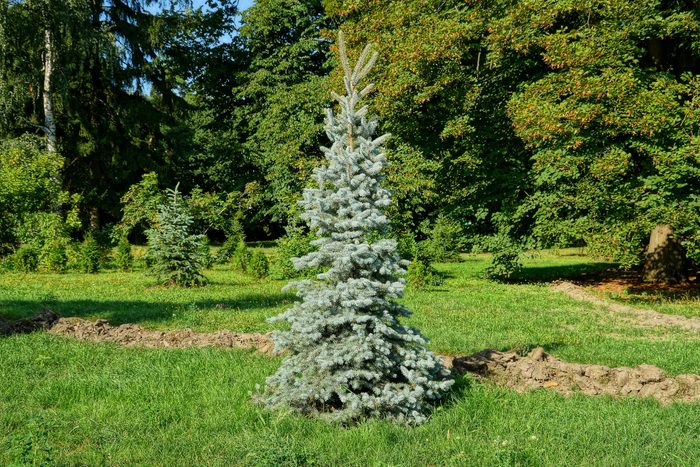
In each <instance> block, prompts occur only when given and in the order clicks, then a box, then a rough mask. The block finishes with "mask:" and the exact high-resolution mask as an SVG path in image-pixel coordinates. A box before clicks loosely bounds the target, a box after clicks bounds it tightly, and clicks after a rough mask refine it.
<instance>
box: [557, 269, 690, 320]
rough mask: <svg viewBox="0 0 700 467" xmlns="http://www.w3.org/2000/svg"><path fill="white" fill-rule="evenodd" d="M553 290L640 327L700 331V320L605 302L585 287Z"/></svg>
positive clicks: (559, 285) (563, 283) (564, 286)
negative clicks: (672, 327) (605, 310)
mask: <svg viewBox="0 0 700 467" xmlns="http://www.w3.org/2000/svg"><path fill="white" fill-rule="evenodd" d="M552 288H553V289H554V290H556V291H557V292H563V293H565V294H566V295H568V296H569V297H571V298H573V299H575V300H579V301H583V302H588V303H592V304H594V305H596V306H599V307H602V308H605V309H607V310H609V311H611V312H613V313H615V314H619V315H621V318H622V319H623V320H625V321H627V322H630V323H633V324H636V325H638V326H645V327H656V326H676V327H679V328H681V329H686V330H691V331H697V330H700V318H687V317H685V316H678V315H667V314H664V313H659V312H658V311H654V310H645V309H640V308H635V307H631V306H628V305H623V304H620V303H614V302H609V301H607V300H603V299H602V298H600V297H598V296H597V295H595V294H594V293H592V292H589V291H588V290H586V289H585V288H584V287H581V286H579V285H576V284H574V283H572V282H567V281H560V282H555V283H554V284H553V285H552Z"/></svg>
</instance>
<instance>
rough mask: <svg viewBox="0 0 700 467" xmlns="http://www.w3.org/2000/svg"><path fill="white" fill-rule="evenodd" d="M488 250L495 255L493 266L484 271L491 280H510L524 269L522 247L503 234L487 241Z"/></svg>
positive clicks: (492, 261) (492, 259)
mask: <svg viewBox="0 0 700 467" xmlns="http://www.w3.org/2000/svg"><path fill="white" fill-rule="evenodd" d="M486 245H487V250H488V251H491V252H492V253H493V257H492V258H491V264H490V265H489V266H488V267H487V268H486V269H485V270H484V275H485V276H486V277H487V278H489V279H494V280H505V279H510V278H511V277H512V276H513V275H514V274H516V273H517V272H518V271H520V269H522V259H521V257H522V247H521V246H520V245H519V244H517V243H516V242H514V241H513V240H512V239H511V238H510V237H508V236H507V235H504V234H502V233H499V234H496V235H494V236H492V237H490V238H489V239H488V240H487V243H486Z"/></svg>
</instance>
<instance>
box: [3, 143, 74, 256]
mask: <svg viewBox="0 0 700 467" xmlns="http://www.w3.org/2000/svg"><path fill="white" fill-rule="evenodd" d="M62 167H63V158H61V157H60V156H58V155H57V154H51V153H48V152H46V151H45V150H43V149H42V147H41V145H40V143H39V141H38V140H37V139H36V138H31V137H28V136H25V137H22V138H19V139H15V140H6V141H0V254H2V253H3V252H6V251H7V250H8V249H9V248H10V247H11V246H12V245H13V244H17V243H21V244H26V243H32V244H33V245H34V246H35V247H36V248H37V249H41V248H42V247H43V245H44V243H46V241H47V240H48V239H52V238H54V237H56V236H67V235H68V234H69V233H70V232H71V231H73V230H74V229H75V228H77V227H79V226H80V221H79V220H78V213H77V204H78V202H79V201H80V198H79V197H78V196H77V195H73V196H70V195H69V194H68V193H67V192H64V191H61V185H60V171H61V168H62ZM59 210H60V211H61V212H60V213H59V212H58V211H59Z"/></svg>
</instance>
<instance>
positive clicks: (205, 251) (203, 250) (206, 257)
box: [199, 235, 214, 269]
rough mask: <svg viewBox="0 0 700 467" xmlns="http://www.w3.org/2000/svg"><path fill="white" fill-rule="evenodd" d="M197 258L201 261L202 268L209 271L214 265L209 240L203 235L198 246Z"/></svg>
mask: <svg viewBox="0 0 700 467" xmlns="http://www.w3.org/2000/svg"><path fill="white" fill-rule="evenodd" d="M199 256H200V258H201V259H202V267H203V268H204V269H209V268H210V267H211V266H212V265H213V264H214V256H212V254H211V245H210V244H209V239H208V238H207V237H206V236H205V235H204V236H202V242H201V243H200V245H199Z"/></svg>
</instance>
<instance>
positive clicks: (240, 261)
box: [231, 240, 251, 273]
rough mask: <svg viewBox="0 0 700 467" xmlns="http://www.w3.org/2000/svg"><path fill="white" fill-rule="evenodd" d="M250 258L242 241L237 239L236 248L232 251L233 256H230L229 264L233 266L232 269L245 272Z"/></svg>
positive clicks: (248, 251)
mask: <svg viewBox="0 0 700 467" xmlns="http://www.w3.org/2000/svg"><path fill="white" fill-rule="evenodd" d="M250 259H251V254H250V250H249V249H248V247H247V246H246V244H245V242H244V241H242V240H241V241H239V242H238V245H237V246H236V250H235V251H234V253H233V257H232V258H231V265H232V266H233V269H234V270H236V271H238V272H242V273H247V272H248V265H249V263H250Z"/></svg>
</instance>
